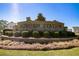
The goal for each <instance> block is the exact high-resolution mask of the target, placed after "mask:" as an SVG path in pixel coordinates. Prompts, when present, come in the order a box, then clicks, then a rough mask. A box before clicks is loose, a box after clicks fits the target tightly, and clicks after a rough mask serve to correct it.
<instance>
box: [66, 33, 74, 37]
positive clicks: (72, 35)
mask: <svg viewBox="0 0 79 59" xmlns="http://www.w3.org/2000/svg"><path fill="white" fill-rule="evenodd" d="M67 35H68V37H74V36H75V33H74V32H67Z"/></svg>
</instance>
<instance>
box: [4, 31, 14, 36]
mask: <svg viewBox="0 0 79 59" xmlns="http://www.w3.org/2000/svg"><path fill="white" fill-rule="evenodd" d="M5 35H7V36H13V31H6V32H5Z"/></svg>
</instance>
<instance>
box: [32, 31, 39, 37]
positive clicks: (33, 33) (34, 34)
mask: <svg viewBox="0 0 79 59" xmlns="http://www.w3.org/2000/svg"><path fill="white" fill-rule="evenodd" d="M32 36H33V37H36V38H38V37H40V34H39V32H38V31H33V32H32Z"/></svg>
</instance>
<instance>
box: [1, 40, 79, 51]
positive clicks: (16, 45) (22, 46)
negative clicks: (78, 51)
mask: <svg viewBox="0 0 79 59" xmlns="http://www.w3.org/2000/svg"><path fill="white" fill-rule="evenodd" d="M5 43H6V44H5ZM72 47H79V40H78V39H74V40H72V41H63V42H61V41H59V42H51V43H48V44H40V43H33V44H26V43H24V42H16V41H11V40H1V41H0V48H2V49H9V50H51V49H67V48H72Z"/></svg>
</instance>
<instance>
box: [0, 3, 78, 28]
mask: <svg viewBox="0 0 79 59" xmlns="http://www.w3.org/2000/svg"><path fill="white" fill-rule="evenodd" d="M38 13H42V14H43V16H44V17H45V18H46V20H47V21H53V20H57V21H60V22H63V23H64V24H65V26H67V27H69V28H72V27H74V26H79V4H78V3H0V20H2V19H3V20H7V21H9V22H11V21H13V22H19V21H25V20H26V17H29V16H30V17H31V19H32V20H35V19H36V18H37V15H38Z"/></svg>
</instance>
